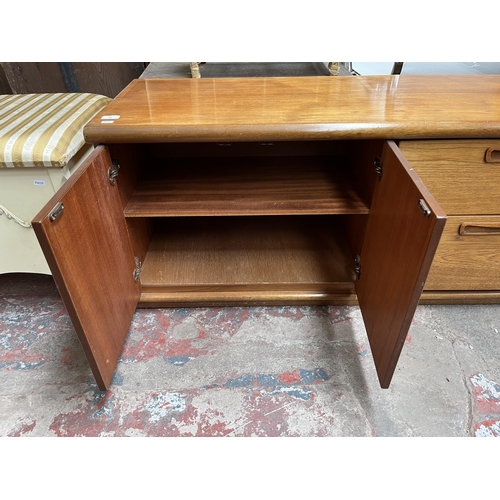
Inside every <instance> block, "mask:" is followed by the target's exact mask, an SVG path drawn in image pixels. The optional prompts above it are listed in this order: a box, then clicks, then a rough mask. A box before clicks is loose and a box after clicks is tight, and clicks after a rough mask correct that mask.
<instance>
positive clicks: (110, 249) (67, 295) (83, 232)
mask: <svg viewBox="0 0 500 500" xmlns="http://www.w3.org/2000/svg"><path fill="white" fill-rule="evenodd" d="M110 166H111V159H110V156H109V153H108V150H107V148H105V147H103V146H99V147H97V148H96V150H95V151H94V152H93V153H92V154H91V155H90V156H89V158H88V160H87V161H86V162H85V163H84V164H82V166H81V167H79V169H78V170H77V171H76V172H75V173H74V174H73V175H72V176H71V177H70V179H69V180H68V181H67V182H66V183H65V184H64V186H63V187H62V188H61V189H60V190H59V191H58V192H57V193H56V194H55V195H54V197H53V198H52V199H51V200H50V201H49V202H48V203H47V205H46V206H45V207H44V208H43V209H42V210H41V211H40V213H39V214H38V215H37V216H36V218H35V220H34V221H33V228H34V230H35V233H36V235H37V237H38V240H39V241H40V244H41V246H42V248H43V251H44V253H45V256H46V258H47V261H48V263H49V267H50V269H51V271H52V274H53V276H54V280H55V282H56V284H57V286H58V288H59V293H60V294H61V296H62V299H63V301H64V304H65V306H66V308H67V310H68V313H69V315H70V317H71V320H72V322H73V325H74V327H75V330H76V332H77V334H78V337H79V339H80V342H81V344H82V346H83V349H84V351H85V354H86V356H87V359H88V361H89V363H90V366H91V368H92V372H93V374H94V376H95V379H96V381H97V384H98V386H99V389H101V390H106V389H107V388H108V386H109V384H110V382H111V379H112V376H113V373H114V371H115V367H116V363H117V361H118V358H119V356H120V354H121V351H122V347H123V342H124V340H125V337H126V336H127V333H128V330H129V327H130V322H131V320H132V316H133V314H134V311H135V308H136V306H137V303H138V300H139V295H140V283H137V282H136V281H135V280H134V270H135V267H136V266H135V259H134V254H133V251H132V246H131V243H130V240H129V237H128V232H127V227H126V222H125V218H124V215H123V209H122V205H121V202H120V196H119V193H118V187H117V185H116V184H115V185H112V184H111V182H110V180H109V174H108V170H109V168H110ZM60 204H62V206H63V207H64V208H63V209H62V211H60V212H59V216H57V217H56V218H55V220H51V219H52V218H54V215H53V214H54V213H57V210H58V208H59V209H60V207H61V205H60Z"/></svg>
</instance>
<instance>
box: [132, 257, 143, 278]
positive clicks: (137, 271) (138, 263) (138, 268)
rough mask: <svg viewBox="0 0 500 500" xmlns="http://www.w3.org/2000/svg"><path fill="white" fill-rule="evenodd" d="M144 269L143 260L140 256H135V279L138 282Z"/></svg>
mask: <svg viewBox="0 0 500 500" xmlns="http://www.w3.org/2000/svg"><path fill="white" fill-rule="evenodd" d="M141 271H142V262H141V260H140V259H139V257H135V269H134V281H135V282H136V283H137V282H138V281H139V276H140V275H141Z"/></svg>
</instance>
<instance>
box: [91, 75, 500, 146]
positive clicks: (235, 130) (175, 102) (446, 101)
mask: <svg viewBox="0 0 500 500" xmlns="http://www.w3.org/2000/svg"><path fill="white" fill-rule="evenodd" d="M110 115H111V116H112V115H119V118H113V117H112V118H108V119H104V120H103V119H102V117H103V116H105V117H106V116H110ZM106 121H108V122H109V123H103V122H106ZM84 134H85V138H86V140H87V142H91V143H122V142H191V141H197V142H203V141H205V142H211V141H233V142H234V141H259V140H266V141H269V140H276V141H279V140H326V139H387V138H392V139H423V138H478V137H483V138H494V137H500V76H499V75H399V76H356V77H354V76H353V77H349V76H343V77H283V78H280V77H278V78H276V77H274V78H218V79H204V78H200V79H150V80H134V81H133V82H131V83H130V85H128V86H127V87H126V88H125V89H124V90H123V91H122V92H121V93H120V94H119V95H118V96H117V97H116V98H115V99H114V100H113V101H112V102H111V103H110V104H109V105H108V106H107V107H106V108H104V109H103V110H102V111H101V112H100V113H99V114H98V115H97V116H96V117H95V118H94V119H93V120H92V121H91V122H90V123H89V124H88V125H87V126H86V127H85V129H84Z"/></svg>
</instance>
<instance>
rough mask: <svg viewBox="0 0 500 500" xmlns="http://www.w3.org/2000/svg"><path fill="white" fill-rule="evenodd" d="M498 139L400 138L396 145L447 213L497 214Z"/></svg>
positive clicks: (499, 197) (499, 193)
mask: <svg viewBox="0 0 500 500" xmlns="http://www.w3.org/2000/svg"><path fill="white" fill-rule="evenodd" d="M493 147H497V148H500V140H498V139H497V140H493V139H487V140H482V139H476V140H448V141H446V140H441V141H402V142H400V143H399V148H400V149H401V151H402V153H403V154H404V155H405V157H406V158H407V159H408V161H409V162H410V164H411V166H412V167H413V168H414V169H415V171H416V172H417V173H418V175H419V177H420V178H421V179H422V181H423V182H424V183H425V185H426V186H427V188H428V189H429V191H430V192H431V193H432V194H433V196H434V197H435V198H436V200H437V201H438V202H439V204H440V205H441V207H442V209H443V210H444V211H445V212H446V213H447V214H448V215H459V214H462V215H474V214H478V215H479V214H483V215H500V164H499V163H488V162H486V161H485V159H486V153H487V151H488V150H489V149H490V148H493Z"/></svg>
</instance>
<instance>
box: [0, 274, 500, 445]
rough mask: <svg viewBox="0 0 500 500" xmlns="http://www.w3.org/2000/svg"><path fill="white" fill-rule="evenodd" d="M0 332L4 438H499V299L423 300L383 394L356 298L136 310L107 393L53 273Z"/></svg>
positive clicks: (12, 309) (4, 307)
mask: <svg viewBox="0 0 500 500" xmlns="http://www.w3.org/2000/svg"><path fill="white" fill-rule="evenodd" d="M0 331H1V332H2V335H1V336H0V436H456V437H458V436H477V437H486V436H499V435H500V363H499V360H500V334H499V331H500V305H488V306H419V308H418V309H417V313H416V316H415V319H414V321H413V324H412V327H411V329H410V333H409V335H408V337H407V340H406V345H405V347H404V349H403V353H402V355H401V358H400V361H399V364H398V367H397V369H396V373H395V375H394V378H393V382H392V384H391V386H390V388H389V389H387V390H383V389H380V387H379V385H378V381H377V377H376V374H375V370H374V366H373V361H372V357H371V353H370V349H369V346H368V343H367V338H366V335H365V330H364V326H363V323H362V319H361V315H360V312H359V309H358V308H357V307H254V308H249V307H236V308H202V309H142V310H138V311H137V312H136V314H135V316H134V319H133V322H132V326H131V329H130V334H129V336H128V339H127V341H126V343H125V347H124V350H123V353H122V356H121V359H120V361H119V363H118V368H117V371H116V374H115V377H114V380H113V384H112V386H111V388H110V390H109V392H107V393H103V392H101V391H99V390H98V389H97V387H96V384H95V382H94V379H93V377H92V374H91V372H90V368H89V366H88V364H87V362H86V359H85V357H84V355H83V351H82V349H81V347H80V345H79V342H78V339H77V337H76V334H75V332H74V330H73V327H72V325H71V322H70V320H69V317H68V316H67V314H66V310H65V308H64V306H63V304H62V301H61V299H60V298H59V295H58V292H57V289H56V287H55V285H54V282H53V280H52V277H50V276H42V275H29V274H26V275H22V274H7V275H1V276H0Z"/></svg>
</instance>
